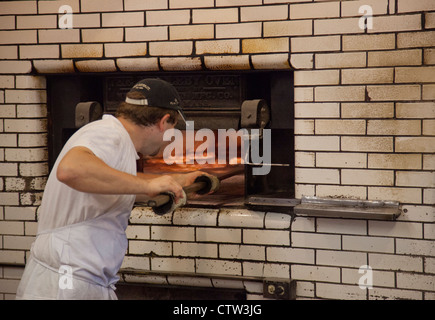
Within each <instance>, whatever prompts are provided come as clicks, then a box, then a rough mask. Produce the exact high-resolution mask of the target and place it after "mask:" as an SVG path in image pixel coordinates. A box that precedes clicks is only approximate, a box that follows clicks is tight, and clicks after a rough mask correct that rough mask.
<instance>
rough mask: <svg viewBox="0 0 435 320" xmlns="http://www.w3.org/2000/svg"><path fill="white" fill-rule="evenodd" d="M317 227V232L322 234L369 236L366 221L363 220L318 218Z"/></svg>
mask: <svg viewBox="0 0 435 320" xmlns="http://www.w3.org/2000/svg"><path fill="white" fill-rule="evenodd" d="M316 227H317V228H316V231H317V232H321V233H336V234H357V235H365V234H367V226H366V221H363V220H353V219H352V220H350V219H342V220H337V219H326V218H317V220H316Z"/></svg>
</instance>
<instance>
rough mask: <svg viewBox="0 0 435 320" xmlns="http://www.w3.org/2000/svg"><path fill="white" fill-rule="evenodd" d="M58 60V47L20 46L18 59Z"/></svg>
mask: <svg viewBox="0 0 435 320" xmlns="http://www.w3.org/2000/svg"><path fill="white" fill-rule="evenodd" d="M50 58H59V46H58V45H55V44H48V45H22V46H20V59H50Z"/></svg>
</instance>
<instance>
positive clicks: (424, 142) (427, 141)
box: [395, 137, 435, 153]
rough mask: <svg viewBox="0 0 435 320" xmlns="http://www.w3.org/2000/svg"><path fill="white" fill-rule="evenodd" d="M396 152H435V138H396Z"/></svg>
mask: <svg viewBox="0 0 435 320" xmlns="http://www.w3.org/2000/svg"><path fill="white" fill-rule="evenodd" d="M395 145H396V152H426V153H432V152H435V137H396V138H395Z"/></svg>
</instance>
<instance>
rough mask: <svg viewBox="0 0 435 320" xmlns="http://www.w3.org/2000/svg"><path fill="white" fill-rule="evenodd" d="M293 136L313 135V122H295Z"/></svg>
mask: <svg viewBox="0 0 435 320" xmlns="http://www.w3.org/2000/svg"><path fill="white" fill-rule="evenodd" d="M294 127H295V128H294V133H295V134H309V135H312V134H314V120H295V121H294Z"/></svg>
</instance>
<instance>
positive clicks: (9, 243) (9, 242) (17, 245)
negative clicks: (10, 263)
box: [3, 236, 35, 250]
mask: <svg viewBox="0 0 435 320" xmlns="http://www.w3.org/2000/svg"><path fill="white" fill-rule="evenodd" d="M33 241H35V237H26V236H4V237H3V248H4V249H24V250H28V249H30V246H31V244H32V242H33Z"/></svg>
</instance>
